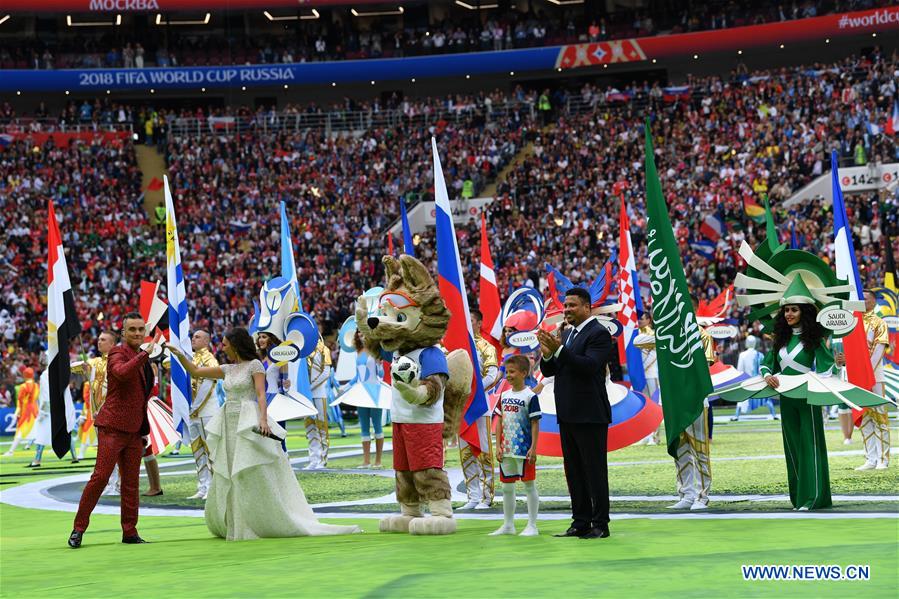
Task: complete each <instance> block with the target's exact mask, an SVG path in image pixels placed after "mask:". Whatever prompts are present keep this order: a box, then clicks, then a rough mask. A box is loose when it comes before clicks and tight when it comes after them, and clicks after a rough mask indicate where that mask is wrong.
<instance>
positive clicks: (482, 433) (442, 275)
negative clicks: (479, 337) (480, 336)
mask: <svg viewBox="0 0 899 599" xmlns="http://www.w3.org/2000/svg"><path fill="white" fill-rule="evenodd" d="M431 150H432V152H433V154H434V195H435V199H436V210H437V281H438V285H439V287H440V295H442V296H443V300H444V301H445V302H446V307H447V308H448V309H449V312H450V320H449V325H448V326H447V329H446V336H445V337H444V338H443V345H444V346H445V347H446V349H447V350H449V351H453V350H454V349H461V350H463V351H464V352H465V353H467V354H468V356H469V358H470V359H471V364H472V367H473V368H474V376H473V377H472V382H471V383H472V384H471V393H470V395H469V396H468V400H467V401H466V402H465V408H464V410H463V412H462V422H461V423H460V424H459V436H461V437H462V438H463V439H464V440H465V441H467V442H468V444H469V445H471V448H472V451H473V452H474V453H475V455H478V454H480V453H481V452H482V451H489V449H488V434H489V431H488V430H487V426H486V423H485V422H484V418H482V416H484V415H485V414H486V413H487V412H488V410H489V408H488V406H487V394H486V393H484V383H483V381H482V380H481V369H480V367H479V364H478V357H477V350H476V349H475V344H474V335H473V333H472V330H471V314H470V312H469V311H468V295H467V294H466V292H465V289H466V287H465V281H464V280H463V279H462V261H461V260H460V259H459V245H458V242H457V240H456V229H455V226H454V225H453V212H452V209H451V208H450V203H449V194H448V193H447V191H446V182H445V181H444V179H443V169H442V167H441V166H440V155H439V154H438V153H437V140H436V139H434V138H433V137H432V138H431Z"/></svg>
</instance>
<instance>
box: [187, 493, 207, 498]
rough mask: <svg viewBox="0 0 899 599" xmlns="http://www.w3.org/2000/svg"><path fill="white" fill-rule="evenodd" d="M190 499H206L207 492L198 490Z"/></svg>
mask: <svg viewBox="0 0 899 599" xmlns="http://www.w3.org/2000/svg"><path fill="white" fill-rule="evenodd" d="M188 499H206V493H204V492H202V491H197V492H196V493H194V494H193V495H191V496H190V497H188Z"/></svg>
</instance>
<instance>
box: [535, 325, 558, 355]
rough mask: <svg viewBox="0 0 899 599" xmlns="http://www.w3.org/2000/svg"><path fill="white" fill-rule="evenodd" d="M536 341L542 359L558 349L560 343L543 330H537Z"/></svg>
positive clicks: (556, 338)
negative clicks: (538, 344)
mask: <svg viewBox="0 0 899 599" xmlns="http://www.w3.org/2000/svg"><path fill="white" fill-rule="evenodd" d="M537 341H539V342H540V351H541V352H542V353H543V357H544V358H549V357H551V356H552V355H553V354H555V353H556V351H557V350H558V349H559V346H560V345H562V342H561V341H560V340H559V338H558V337H556V336H555V335H553V334H552V333H548V332H547V331H544V330H543V329H538V330H537Z"/></svg>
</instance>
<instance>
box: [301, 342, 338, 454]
mask: <svg viewBox="0 0 899 599" xmlns="http://www.w3.org/2000/svg"><path fill="white" fill-rule="evenodd" d="M306 361H307V363H308V365H309V384H310V386H311V387H312V402H313V404H315V409H316V411H317V412H318V413H317V414H316V415H315V416H311V417H309V418H306V422H305V424H306V441H307V442H308V443H309V463H308V464H307V465H306V467H305V468H304V469H305V470H314V469H318V468H327V466H328V448H329V447H330V445H331V438H330V435H329V434H328V377H329V376H330V374H331V350H329V349H328V347H327V346H326V345H325V342H324V340H322V338H321V337H319V338H318V344H317V345H316V346H315V351H314V352H313V353H312V355H311V356H309V358H307V360H306Z"/></svg>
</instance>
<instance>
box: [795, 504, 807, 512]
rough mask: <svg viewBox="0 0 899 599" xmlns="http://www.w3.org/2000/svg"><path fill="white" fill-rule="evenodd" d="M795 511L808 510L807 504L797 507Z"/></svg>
mask: <svg viewBox="0 0 899 599" xmlns="http://www.w3.org/2000/svg"><path fill="white" fill-rule="evenodd" d="M797 511H799V512H807V511H808V506H807V505H804V506H802V507H801V508H799V509H798V510H797Z"/></svg>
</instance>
